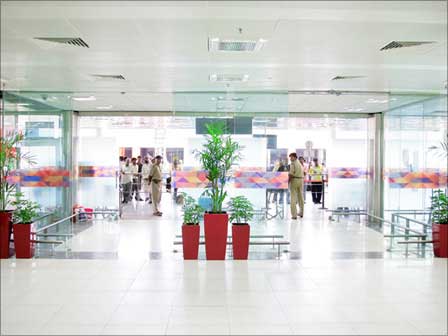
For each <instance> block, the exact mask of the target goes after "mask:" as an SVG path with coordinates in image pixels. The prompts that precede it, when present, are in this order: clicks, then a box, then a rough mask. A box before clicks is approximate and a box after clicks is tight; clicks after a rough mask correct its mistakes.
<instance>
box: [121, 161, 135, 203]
mask: <svg viewBox="0 0 448 336" xmlns="http://www.w3.org/2000/svg"><path fill="white" fill-rule="evenodd" d="M132 176H133V173H132V167H131V164H130V160H129V159H127V160H126V163H125V164H124V165H123V166H122V167H121V185H122V187H123V201H122V202H123V203H128V202H129V198H130V195H131V187H132Z"/></svg>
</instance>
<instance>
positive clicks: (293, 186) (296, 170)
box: [289, 160, 303, 218]
mask: <svg viewBox="0 0 448 336" xmlns="http://www.w3.org/2000/svg"><path fill="white" fill-rule="evenodd" d="M289 177H290V178H291V180H290V182H289V191H290V193H291V215H292V217H293V218H296V217H297V202H299V207H300V212H299V216H303V168H302V165H301V164H300V162H299V161H298V160H295V161H292V162H291V164H290V167H289Z"/></svg>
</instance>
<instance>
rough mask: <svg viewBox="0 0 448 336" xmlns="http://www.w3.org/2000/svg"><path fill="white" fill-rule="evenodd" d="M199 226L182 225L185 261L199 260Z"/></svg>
mask: <svg viewBox="0 0 448 336" xmlns="http://www.w3.org/2000/svg"><path fill="white" fill-rule="evenodd" d="M200 229H201V228H200V226H199V225H185V224H184V225H182V248H183V251H184V260H197V259H198V252H199V231H200Z"/></svg>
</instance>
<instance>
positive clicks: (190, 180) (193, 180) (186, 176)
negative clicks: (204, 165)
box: [171, 170, 208, 188]
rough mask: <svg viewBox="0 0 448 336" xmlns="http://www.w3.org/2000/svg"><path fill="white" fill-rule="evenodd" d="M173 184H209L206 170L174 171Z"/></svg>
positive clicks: (195, 185) (193, 185) (187, 185)
mask: <svg viewBox="0 0 448 336" xmlns="http://www.w3.org/2000/svg"><path fill="white" fill-rule="evenodd" d="M171 184H172V187H173V188H205V187H206V186H207V184H208V180H207V173H206V172H205V171H179V170H177V171H173V174H172V178H171Z"/></svg>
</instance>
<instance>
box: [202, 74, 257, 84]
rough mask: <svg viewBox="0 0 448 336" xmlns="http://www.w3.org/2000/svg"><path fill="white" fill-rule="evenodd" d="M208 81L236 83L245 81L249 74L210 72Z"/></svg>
mask: <svg viewBox="0 0 448 336" xmlns="http://www.w3.org/2000/svg"><path fill="white" fill-rule="evenodd" d="M209 80H210V82H225V83H235V82H236V83H238V82H247V81H248V80H249V75H247V74H244V75H241V74H212V75H210V76H209Z"/></svg>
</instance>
